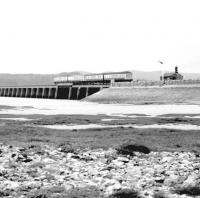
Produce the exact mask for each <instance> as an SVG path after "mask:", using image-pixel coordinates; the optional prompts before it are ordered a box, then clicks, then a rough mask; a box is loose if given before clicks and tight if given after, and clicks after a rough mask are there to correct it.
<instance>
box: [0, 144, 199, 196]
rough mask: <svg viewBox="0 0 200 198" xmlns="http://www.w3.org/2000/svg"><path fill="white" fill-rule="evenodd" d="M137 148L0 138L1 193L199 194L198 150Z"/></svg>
mask: <svg viewBox="0 0 200 198" xmlns="http://www.w3.org/2000/svg"><path fill="white" fill-rule="evenodd" d="M138 151H139V150H138ZM138 151H134V152H132V153H123V152H121V151H120V150H115V149H109V150H103V149H96V150H87V149H86V150H80V151H74V150H73V149H72V148H71V147H70V146H69V145H60V146H59V147H54V146H48V145H43V146H36V145H32V146H29V147H26V148H22V147H13V146H9V145H4V144H1V145H0V197H10V198H11V197H12V198H13V197H15V198H25V197H28V198H47V197H48V198H49V197H50V198H58V197H59V198H61V197H66V198H68V197H69V198H72V197H73V198H75V197H76V198H79V197H91V198H95V197H96V198H97V197H112V198H114V197H117V198H118V197H125V198H129V197H135V198H143V197H149V198H150V197H154V198H167V197H170V198H176V197H177V198H178V197H181V198H184V197H194V196H196V197H198V196H199V197H200V173H199V170H200V157H199V156H198V155H197V154H195V153H189V152H181V153H180V152H179V153H178V152H174V153H170V152H150V151H149V152H148V150H144V149H143V152H141V151H140V152H138ZM127 154H128V155H127Z"/></svg>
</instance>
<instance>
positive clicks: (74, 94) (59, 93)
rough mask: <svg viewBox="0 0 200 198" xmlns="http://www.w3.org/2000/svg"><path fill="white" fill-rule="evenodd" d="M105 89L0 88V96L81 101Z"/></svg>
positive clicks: (91, 87) (75, 86)
mask: <svg viewBox="0 0 200 198" xmlns="http://www.w3.org/2000/svg"><path fill="white" fill-rule="evenodd" d="M107 87H108V86H106V85H96V86H95V85H71V86H68V85H62V86H58V85H31V86H1V87H0V96H1V97H24V98H49V99H68V100H81V99H83V98H85V97H87V96H89V95H92V94H94V93H96V92H98V91H100V90H101V89H103V88H107Z"/></svg>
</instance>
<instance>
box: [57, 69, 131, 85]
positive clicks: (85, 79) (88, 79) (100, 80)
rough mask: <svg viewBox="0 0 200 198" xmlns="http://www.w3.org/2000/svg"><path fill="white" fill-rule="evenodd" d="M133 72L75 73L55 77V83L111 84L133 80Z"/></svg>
mask: <svg viewBox="0 0 200 198" xmlns="http://www.w3.org/2000/svg"><path fill="white" fill-rule="evenodd" d="M132 80H133V74H132V72H129V71H124V72H109V73H98V74H85V75H74V76H64V77H57V78H54V83H55V84H109V83H112V82H125V81H132Z"/></svg>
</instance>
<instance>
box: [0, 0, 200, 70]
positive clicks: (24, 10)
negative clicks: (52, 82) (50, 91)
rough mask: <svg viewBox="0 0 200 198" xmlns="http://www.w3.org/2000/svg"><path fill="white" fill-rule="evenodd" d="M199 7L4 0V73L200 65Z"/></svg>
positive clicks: (0, 22) (170, 1)
mask: <svg viewBox="0 0 200 198" xmlns="http://www.w3.org/2000/svg"><path fill="white" fill-rule="evenodd" d="M199 8H200V1H199V0H34V1H33V0H17V1H16V0H1V1H0V68H1V70H0V73H43V74H44V73H60V72H70V71H88V72H105V71H124V70H141V71H154V70H160V71H161V70H162V71H170V70H174V66H176V65H178V66H179V70H180V72H192V73H193V72H200V12H199ZM158 60H161V61H162V62H164V64H160V63H159V62H158Z"/></svg>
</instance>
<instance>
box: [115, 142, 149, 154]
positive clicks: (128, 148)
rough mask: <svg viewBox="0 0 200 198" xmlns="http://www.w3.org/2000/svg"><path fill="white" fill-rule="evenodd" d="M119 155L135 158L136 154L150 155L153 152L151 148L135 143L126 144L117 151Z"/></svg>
mask: <svg viewBox="0 0 200 198" xmlns="http://www.w3.org/2000/svg"><path fill="white" fill-rule="evenodd" d="M116 150H117V153H118V154H121V155H130V156H134V153H135V152H140V153H144V154H149V153H150V152H151V151H150V149H149V148H147V147H146V146H143V145H138V144H134V143H132V144H131V143H125V144H123V145H121V146H120V147H119V148H117V149H116Z"/></svg>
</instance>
